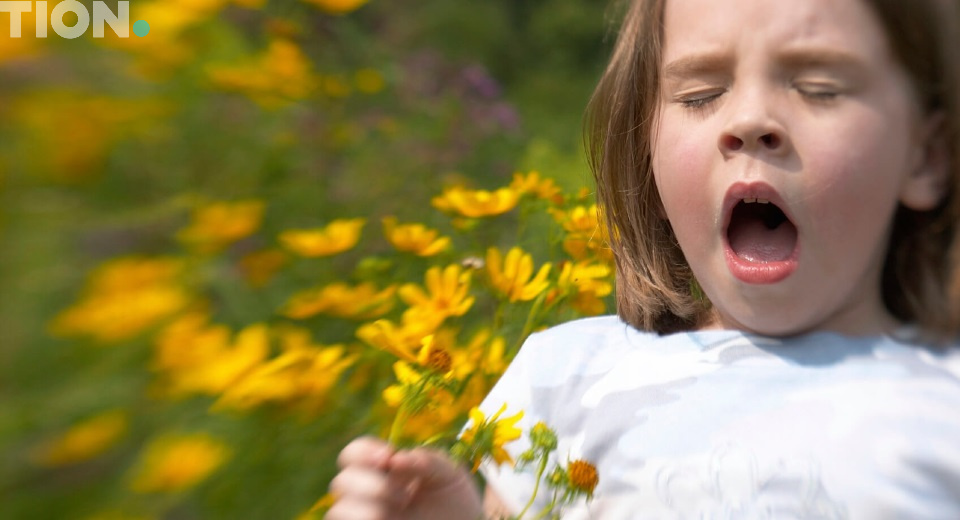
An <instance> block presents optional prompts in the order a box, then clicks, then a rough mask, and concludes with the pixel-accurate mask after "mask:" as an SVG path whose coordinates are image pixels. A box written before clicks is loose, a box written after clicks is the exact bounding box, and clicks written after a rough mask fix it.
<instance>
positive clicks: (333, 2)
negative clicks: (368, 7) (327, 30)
mask: <svg viewBox="0 0 960 520" xmlns="http://www.w3.org/2000/svg"><path fill="white" fill-rule="evenodd" d="M303 1H304V2H306V3H308V4H313V5H315V6H317V7H319V8H320V9H322V10H324V11H326V12H328V13H330V14H346V13H349V12H351V11H355V10H357V9H359V8H360V6H362V5H363V4H365V3H367V1H368V0H303Z"/></svg>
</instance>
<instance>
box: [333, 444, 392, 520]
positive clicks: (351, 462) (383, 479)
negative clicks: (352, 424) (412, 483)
mask: <svg viewBox="0 0 960 520" xmlns="http://www.w3.org/2000/svg"><path fill="white" fill-rule="evenodd" d="M392 455H393V449H392V448H391V447H390V446H389V445H388V444H387V443H386V442H384V441H381V440H379V439H375V438H373V437H361V438H359V439H356V440H354V441H353V442H351V443H350V444H348V445H347V446H346V447H345V448H343V450H342V451H341V452H340V455H339V456H338V457H337V464H338V465H339V466H340V468H341V469H340V473H338V474H337V475H336V476H335V477H334V478H333V480H332V481H331V482H330V492H331V493H333V495H334V496H335V497H336V502H334V504H333V506H332V507H331V508H330V510H329V511H327V514H326V516H325V517H324V518H326V519H328V520H337V519H351V520H386V519H388V518H391V515H393V514H394V513H395V512H397V511H399V510H401V509H402V508H403V507H404V506H405V504H406V502H407V501H408V500H409V492H408V491H407V487H406V486H405V485H403V484H398V483H397V482H396V481H395V480H394V479H392V478H391V476H390V474H389V473H388V471H387V467H388V464H389V461H390V457H391V456H392Z"/></svg>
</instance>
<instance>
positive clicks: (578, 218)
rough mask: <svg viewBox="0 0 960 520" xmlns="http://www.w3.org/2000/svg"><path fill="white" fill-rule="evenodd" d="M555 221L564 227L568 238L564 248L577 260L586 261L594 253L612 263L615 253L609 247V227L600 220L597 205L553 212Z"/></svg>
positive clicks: (565, 240)
mask: <svg viewBox="0 0 960 520" xmlns="http://www.w3.org/2000/svg"><path fill="white" fill-rule="evenodd" d="M552 213H553V217H554V219H556V221H557V222H559V223H560V225H561V226H563V229H564V230H565V231H566V232H567V237H566V238H565V239H564V241H563V248H564V250H566V251H567V252H568V253H570V256H572V257H573V258H575V259H577V260H584V259H586V258H587V256H588V255H589V254H590V253H592V254H594V255H596V256H597V257H598V258H600V259H601V260H604V261H606V262H610V261H612V260H613V253H612V251H611V250H610V247H609V245H608V243H609V235H608V233H607V227H606V226H605V225H604V224H603V220H602V219H601V218H600V212H599V210H598V209H597V205H596V204H593V205H591V206H589V207H586V206H577V207H575V208H573V209H571V210H570V211H566V212H564V211H560V210H554V211H552Z"/></svg>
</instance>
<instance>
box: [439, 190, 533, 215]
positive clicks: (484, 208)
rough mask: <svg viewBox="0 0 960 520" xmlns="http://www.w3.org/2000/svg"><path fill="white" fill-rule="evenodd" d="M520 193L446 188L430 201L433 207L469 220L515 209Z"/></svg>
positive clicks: (514, 191)
mask: <svg viewBox="0 0 960 520" xmlns="http://www.w3.org/2000/svg"><path fill="white" fill-rule="evenodd" d="M519 200H520V193H519V192H517V191H516V190H512V189H510V188H500V189H498V190H496V191H492V192H491V191H486V190H466V189H464V188H462V187H459V186H455V187H452V188H447V189H446V190H444V191H443V194H441V195H440V196H438V197H434V198H433V200H432V203H433V207H435V208H437V209H439V210H441V211H444V212H447V213H456V214H459V215H463V216H465V217H470V218H478V217H490V216H494V215H501V214H503V213H506V212H508V211H510V210H511V209H513V208H514V207H516V205H517V202H519Z"/></svg>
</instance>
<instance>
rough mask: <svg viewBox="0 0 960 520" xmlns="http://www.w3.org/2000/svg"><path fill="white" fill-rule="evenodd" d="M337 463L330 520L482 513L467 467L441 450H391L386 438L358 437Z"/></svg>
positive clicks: (383, 519)
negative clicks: (334, 499)
mask: <svg viewBox="0 0 960 520" xmlns="http://www.w3.org/2000/svg"><path fill="white" fill-rule="evenodd" d="M337 463H338V464H339V465H340V468H341V470H340V473H338V474H337V476H336V477H334V479H333V481H331V483H330V492H331V493H333V495H334V496H335V497H336V502H335V503H334V504H333V506H332V507H331V508H330V510H329V511H328V512H327V515H326V517H325V518H327V519H328V520H339V519H351V520H361V519H365V520H386V519H389V518H410V519H414V518H415V519H433V518H451V519H452V518H471V519H472V518H476V517H477V515H478V514H480V512H481V507H480V496H479V493H478V492H477V490H476V487H475V485H474V483H473V480H472V478H471V477H470V474H469V472H468V471H467V470H466V469H465V468H462V467H460V466H458V465H457V464H456V463H454V462H453V461H452V460H451V459H450V458H449V457H448V456H447V455H446V454H445V453H443V452H441V451H438V450H434V449H428V448H416V449H413V450H409V451H397V452H394V450H393V448H392V447H391V446H390V445H388V444H387V443H386V442H384V441H381V440H379V439H374V438H372V437H362V438H359V439H357V440H355V441H353V442H351V443H350V444H348V445H347V446H346V447H345V448H344V449H343V451H341V452H340V456H339V457H338V458H337Z"/></svg>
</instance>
